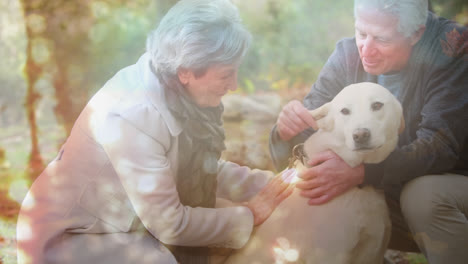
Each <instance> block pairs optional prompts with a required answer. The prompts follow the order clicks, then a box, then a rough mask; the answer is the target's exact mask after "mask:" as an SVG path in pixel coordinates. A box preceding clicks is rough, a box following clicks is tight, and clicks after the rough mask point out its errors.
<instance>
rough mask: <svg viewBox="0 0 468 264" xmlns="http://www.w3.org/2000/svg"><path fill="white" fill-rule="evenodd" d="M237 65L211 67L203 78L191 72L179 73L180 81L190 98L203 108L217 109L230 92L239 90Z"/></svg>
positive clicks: (183, 71)
mask: <svg viewBox="0 0 468 264" xmlns="http://www.w3.org/2000/svg"><path fill="white" fill-rule="evenodd" d="M237 68H238V67H237V65H218V66H212V67H209V68H208V69H207V70H206V72H205V74H204V75H202V76H198V77H196V76H195V73H194V72H193V71H190V70H182V71H181V72H179V79H180V81H181V82H182V84H183V85H184V86H185V88H186V89H187V91H188V93H189V94H190V96H191V97H192V98H193V99H194V101H195V102H196V103H197V104H198V105H199V106H201V107H215V106H218V105H219V104H220V103H221V97H223V96H224V95H225V94H226V93H227V92H228V91H229V90H231V91H235V90H236V89H237Z"/></svg>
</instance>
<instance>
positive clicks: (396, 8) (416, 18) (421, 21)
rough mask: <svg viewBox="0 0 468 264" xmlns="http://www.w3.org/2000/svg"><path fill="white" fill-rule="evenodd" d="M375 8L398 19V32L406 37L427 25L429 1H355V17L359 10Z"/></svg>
mask: <svg viewBox="0 0 468 264" xmlns="http://www.w3.org/2000/svg"><path fill="white" fill-rule="evenodd" d="M367 8H374V9H377V10H378V11H379V12H382V13H384V14H390V15H393V16H395V17H396V18H397V19H398V32H400V33H403V35H405V36H406V37H409V36H411V35H412V34H413V33H415V32H416V31H417V30H418V29H419V28H420V26H424V25H425V24H426V19H427V16H428V0H354V17H355V18H356V17H357V11H358V10H359V9H367Z"/></svg>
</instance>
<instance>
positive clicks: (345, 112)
mask: <svg viewBox="0 0 468 264" xmlns="http://www.w3.org/2000/svg"><path fill="white" fill-rule="evenodd" d="M340 112H341V113H342V114H343V115H349V114H350V113H351V111H349V109H348V108H343V109H341V111H340Z"/></svg>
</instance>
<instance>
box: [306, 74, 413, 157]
mask: <svg viewBox="0 0 468 264" xmlns="http://www.w3.org/2000/svg"><path fill="white" fill-rule="evenodd" d="M310 112H311V114H312V116H313V117H314V118H315V119H316V120H317V125H318V127H319V129H323V130H324V131H329V132H330V133H333V134H334V136H336V137H337V138H340V140H343V141H344V144H345V145H346V147H347V148H348V149H349V150H352V151H355V152H356V153H359V154H360V155H362V156H363V162H365V163H378V162H381V161H382V160H384V159H385V158H386V157H387V156H388V155H389V154H390V153H391V152H392V151H393V149H394V148H395V147H396V144H397V142H398V134H399V133H401V132H402V131H403V129H404V124H405V122H404V119H403V112H402V107H401V104H400V102H398V100H397V99H396V98H395V97H394V96H393V95H392V94H391V93H390V92H389V91H388V90H387V89H385V88H384V87H382V86H380V85H378V84H375V83H369V82H363V83H357V84H352V85H349V86H347V87H345V88H344V89H343V90H342V91H341V92H340V93H339V94H337V95H336V96H335V98H333V100H332V101H331V102H329V103H326V104H324V105H323V106H321V107H319V108H317V109H315V110H312V111H310Z"/></svg>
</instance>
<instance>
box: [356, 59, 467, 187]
mask: <svg viewBox="0 0 468 264" xmlns="http://www.w3.org/2000/svg"><path fill="white" fill-rule="evenodd" d="M442 56H444V55H442ZM467 56H468V55H466V54H465V55H464V57H460V58H455V59H453V60H451V61H450V63H445V64H444V65H438V66H433V67H432V70H431V71H430V72H428V75H429V76H430V77H428V79H427V81H426V82H425V85H424V87H423V88H421V89H423V92H422V94H423V96H421V98H419V99H420V100H423V102H424V103H423V107H422V109H421V113H416V114H420V121H419V123H418V124H417V127H416V131H415V132H412V131H410V132H411V133H414V135H413V138H414V140H412V141H410V142H408V144H404V145H401V146H400V147H399V148H397V149H396V150H395V151H394V152H393V153H392V154H391V155H390V156H389V157H388V158H387V159H386V160H385V161H384V162H383V163H381V164H375V165H366V175H365V183H370V184H372V185H375V186H380V187H381V188H384V189H386V190H387V191H389V192H393V193H394V194H397V193H395V191H397V190H400V189H401V187H402V186H403V184H405V183H406V182H408V181H410V180H412V179H414V178H416V177H419V176H423V175H430V174H443V173H445V172H455V173H460V172H457V171H456V169H457V168H460V167H464V168H462V170H463V169H464V172H462V173H466V170H467V167H466V164H461V163H463V157H465V159H466V154H467V153H466V152H467V150H466V144H467V133H466V131H467V130H466V124H467V122H468V91H467V87H468V60H467V59H466V58H467ZM446 59H447V58H446ZM434 64H436V63H434ZM413 100H414V99H413ZM409 122H418V120H409ZM463 155H465V156H463Z"/></svg>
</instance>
